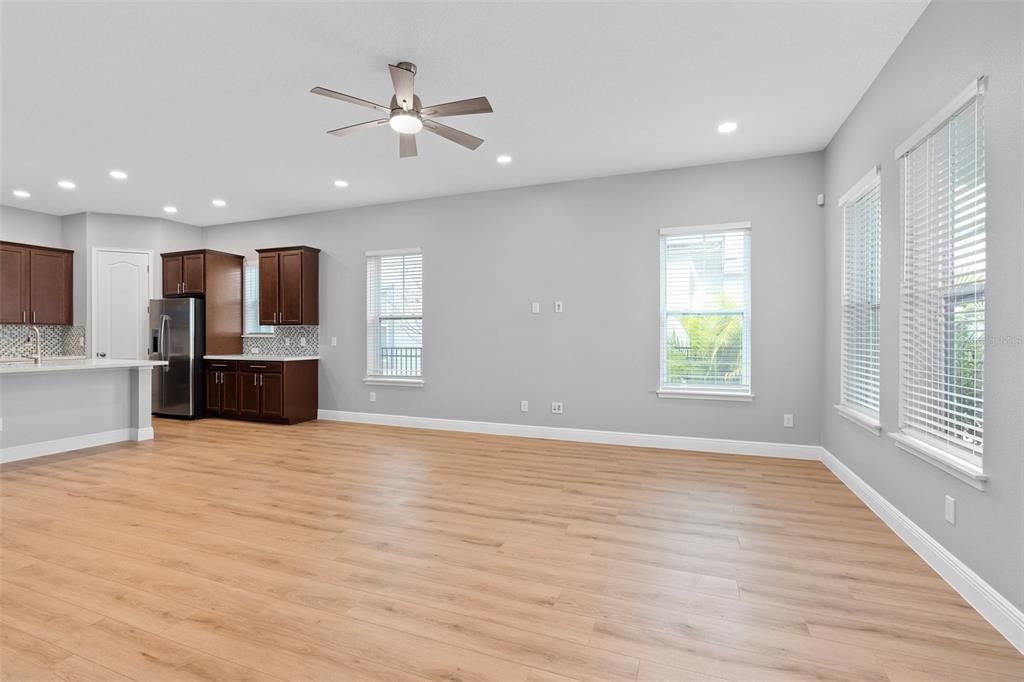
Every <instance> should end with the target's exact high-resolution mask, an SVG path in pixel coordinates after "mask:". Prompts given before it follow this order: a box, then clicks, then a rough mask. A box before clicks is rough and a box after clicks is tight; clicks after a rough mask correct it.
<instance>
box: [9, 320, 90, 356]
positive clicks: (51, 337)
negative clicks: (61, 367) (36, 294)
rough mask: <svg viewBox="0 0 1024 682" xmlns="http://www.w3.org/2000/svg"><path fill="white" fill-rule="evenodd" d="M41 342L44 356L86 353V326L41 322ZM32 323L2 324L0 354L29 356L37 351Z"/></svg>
mask: <svg viewBox="0 0 1024 682" xmlns="http://www.w3.org/2000/svg"><path fill="white" fill-rule="evenodd" d="M38 327H39V332H40V333H39V343H40V347H41V349H42V351H43V357H56V356H63V355H85V344H84V341H85V327H74V326H68V325H59V324H41V325H38ZM29 329H30V325H25V324H0V356H2V357H28V356H29V355H32V353H34V352H35V339H34V338H33V339H32V342H31V343H25V342H26V340H27V339H28V338H29V336H30V332H29Z"/></svg>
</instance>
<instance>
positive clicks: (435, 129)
mask: <svg viewBox="0 0 1024 682" xmlns="http://www.w3.org/2000/svg"><path fill="white" fill-rule="evenodd" d="M388 69H389V70H390V71H391V82H392V84H394V86H395V94H394V96H393V97H392V98H391V105H390V106H387V107H386V106H384V105H382V104H377V103H375V102H370V101H368V100H365V99H361V98H359V97H353V96H352V95H346V94H344V93H341V92H336V91H334V90H329V89H328V88H321V87H315V88H313V89H312V90H310V92H312V93H313V94H316V95H323V96H324V97H333V98H334V99H340V100H341V101H342V102H351V103H352V104H358V105H359V106H361V107H367V108H368V109H376V110H377V111H380V112H383V113H385V114H387V115H388V117H387V118H379V119H377V120H375V121H366V122H365V123H356V124H355V125H350V126H345V127H344V128H335V129H334V130H328V131H327V132H328V133H329V134H331V135H337V136H338V137H342V136H345V135H349V134H351V133H354V132H357V131H359V130H363V129H367V128H376V127H377V126H382V125H384V124H385V123H387V124H389V125H390V126H391V129H392V130H394V131H395V132H396V133H398V134H399V136H398V155H399V156H400V157H402V158H406V157H409V156H416V153H417V152H416V133H418V132H420V131H421V130H423V129H426V130H429V131H430V132H432V133H434V134H435V135H440V136H441V137H443V138H445V139H446V140H451V141H452V142H455V143H457V144H461V145H462V146H463V147H465V148H467V149H476V148H477V147H479V146H480V145H481V144H483V142H484V141H483V140H481V139H480V138H479V137H475V136H473V135H470V134H469V133H464V132H462V131H461V130H456V129H455V128H451V127H449V126H446V125H444V124H443V123H439V122H437V121H435V120H434V119H436V118H441V117H443V116H464V115H466V114H489V113H491V112H492V111H494V110H493V109H491V103H490V102H488V101H487V98H486V97H474V98H473V99H463V100H459V101H458V102H447V103H446V104H435V105H433V106H429V107H425V106H423V105H422V104H420V98H419V96H418V95H416V94H415V93H414V92H413V81H414V80H415V78H416V65H415V64H413V63H412V62H398V63H397V64H389V65H388Z"/></svg>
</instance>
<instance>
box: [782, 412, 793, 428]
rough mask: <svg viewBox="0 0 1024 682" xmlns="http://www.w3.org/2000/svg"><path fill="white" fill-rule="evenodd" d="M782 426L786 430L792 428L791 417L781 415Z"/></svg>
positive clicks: (789, 415)
mask: <svg viewBox="0 0 1024 682" xmlns="http://www.w3.org/2000/svg"><path fill="white" fill-rule="evenodd" d="M782 425H783V426H784V427H786V428H787V429H791V428H793V415H791V414H784V415H782Z"/></svg>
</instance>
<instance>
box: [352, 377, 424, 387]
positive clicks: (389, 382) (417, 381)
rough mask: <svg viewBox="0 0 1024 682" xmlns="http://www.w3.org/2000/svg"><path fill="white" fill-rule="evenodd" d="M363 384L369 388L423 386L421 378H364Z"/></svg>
mask: <svg viewBox="0 0 1024 682" xmlns="http://www.w3.org/2000/svg"><path fill="white" fill-rule="evenodd" d="M363 383H364V384H367V385H369V386H412V387H418V386H423V379H422V378H421V377H363Z"/></svg>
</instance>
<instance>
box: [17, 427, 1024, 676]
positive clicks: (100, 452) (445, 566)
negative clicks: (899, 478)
mask: <svg viewBox="0 0 1024 682" xmlns="http://www.w3.org/2000/svg"><path fill="white" fill-rule="evenodd" d="M155 426H156V434H157V436H156V440H154V441H152V442H148V443H132V444H121V445H116V446H107V447H102V448H94V449H92V450H83V451H81V452H78V453H74V454H71V455H64V456H60V457H57V458H48V459H43V460H37V461H30V462H23V463H20V464H15V465H10V466H7V467H4V468H3V470H2V473H0V493H2V498H0V504H2V532H3V539H2V554H0V558H2V593H0V625H2V651H0V666H2V675H3V679H5V680H8V679H9V680H124V679H133V680H146V681H149V680H173V681H175V682H177V681H180V680H217V681H218V682H220V681H226V680H274V679H276V680H341V681H347V680H353V681H363V680H389V681H397V680H437V681H448V682H471V681H475V680H496V681H499V682H523V681H526V680H528V681H529V682H571V681H573V680H578V681H581V682H587V681H590V680H643V681H653V680H659V681H666V682H667V681H669V680H673V681H681V680H686V681H691V682H692V681H697V680H700V681H711V680H786V681H790V680H890V681H891V682H903V681H904V680H940V679H946V680H957V681H964V680H1000V681H1007V682H1009V681H1010V680H1021V679H1022V678H1024V657H1022V656H1020V655H1019V654H1018V653H1017V652H1016V651H1015V650H1014V649H1013V648H1012V647H1011V646H1010V645H1009V644H1008V643H1007V642H1006V641H1005V640H1003V639H1002V638H1001V637H1000V636H999V634H998V633H996V632H995V630H993V629H992V628H991V627H990V626H989V625H988V624H987V623H986V622H985V621H984V620H982V618H981V617H980V616H979V615H978V614H977V613H975V612H974V611H973V610H972V609H971V608H970V607H969V606H968V605H967V604H966V603H965V602H964V601H963V600H962V599H961V598H960V597H959V596H958V595H957V594H956V593H955V592H953V590H952V589H951V588H950V587H949V586H947V585H946V584H945V583H944V582H943V581H942V580H941V579H940V578H939V577H938V576H937V575H936V574H935V573H933V572H932V571H931V570H930V569H929V568H928V567H927V566H926V565H925V564H924V562H923V561H921V560H920V559H919V558H918V557H917V556H916V555H915V554H913V552H911V551H910V550H909V549H908V548H907V547H906V546H904V545H903V544H902V543H901V542H900V540H899V539H898V538H897V537H896V536H895V535H894V534H893V533H892V532H890V531H889V530H888V529H887V528H886V527H885V526H884V525H883V524H882V523H881V522H880V521H879V520H878V519H877V518H876V517H875V516H874V515H873V514H872V513H871V512H870V511H869V510H868V509H867V508H866V507H864V505H863V504H861V503H860V501H859V500H857V499H856V497H854V495H853V494H852V493H851V492H850V491H849V490H847V489H846V488H845V487H844V486H843V485H842V484H841V483H839V482H838V481H837V480H836V479H835V478H834V477H833V476H832V474H831V473H829V472H828V470H827V469H825V467H824V466H822V465H821V464H820V463H817V462H802V461H795V460H781V459H767V458H755V457H737V456H723V455H705V454H695V453H685V452H672V451H664V450H648V449H640V448H625V447H617V446H599V445H590V444H579V443H563V442H555V441H543V440H530V439H516V438H504V437H492V436H478V435H471V434H456V433H446V432H439V431H421V430H412V429H398V428H387V427H376V426H360V425H348V424H338V423H329V422H313V423H307V424H300V425H297V426H291V427H282V426H273V425H265V424H252V423H245V422H231V421H222V420H214V419H208V420H204V421H199V422H194V423H187V422H177V421H167V420H159V421H157V423H156V425H155Z"/></svg>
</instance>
